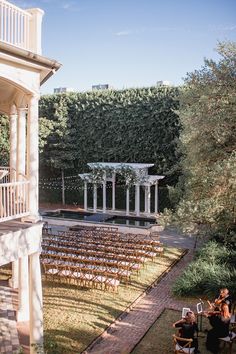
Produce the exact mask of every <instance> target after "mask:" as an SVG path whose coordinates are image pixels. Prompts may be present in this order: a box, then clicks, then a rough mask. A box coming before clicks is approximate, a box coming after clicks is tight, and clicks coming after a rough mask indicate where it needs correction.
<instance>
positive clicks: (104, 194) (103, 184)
mask: <svg viewBox="0 0 236 354" xmlns="http://www.w3.org/2000/svg"><path fill="white" fill-rule="evenodd" d="M106 187H107V184H106V182H103V183H102V188H103V190H102V192H103V198H102V201H103V210H102V211H103V213H105V212H106V205H107V198H106Z"/></svg>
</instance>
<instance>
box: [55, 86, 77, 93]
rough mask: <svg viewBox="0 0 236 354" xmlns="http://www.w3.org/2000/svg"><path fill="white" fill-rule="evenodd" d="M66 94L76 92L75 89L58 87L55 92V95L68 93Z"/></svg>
mask: <svg viewBox="0 0 236 354" xmlns="http://www.w3.org/2000/svg"><path fill="white" fill-rule="evenodd" d="M66 92H74V89H73V88H69V87H56V88H54V90H53V93H66Z"/></svg>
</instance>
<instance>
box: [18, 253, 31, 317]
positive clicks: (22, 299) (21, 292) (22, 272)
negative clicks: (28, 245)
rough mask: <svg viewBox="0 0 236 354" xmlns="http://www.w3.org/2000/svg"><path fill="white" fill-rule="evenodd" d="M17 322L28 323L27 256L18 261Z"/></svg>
mask: <svg viewBox="0 0 236 354" xmlns="http://www.w3.org/2000/svg"><path fill="white" fill-rule="evenodd" d="M17 321H18V322H22V321H29V267H28V256H25V257H22V258H20V259H19V288H18V312H17Z"/></svg>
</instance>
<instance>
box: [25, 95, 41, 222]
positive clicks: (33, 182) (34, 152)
mask: <svg viewBox="0 0 236 354" xmlns="http://www.w3.org/2000/svg"><path fill="white" fill-rule="evenodd" d="M38 133H39V125H38V97H36V96H32V97H31V99H30V101H29V108H28V122H27V176H28V179H29V182H30V183H29V211H30V214H31V216H32V217H34V218H36V219H38V170H39V148H38Z"/></svg>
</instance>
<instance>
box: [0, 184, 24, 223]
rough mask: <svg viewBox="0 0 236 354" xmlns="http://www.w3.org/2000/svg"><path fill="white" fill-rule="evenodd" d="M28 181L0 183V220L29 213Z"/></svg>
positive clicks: (11, 218) (15, 217)
mask: <svg viewBox="0 0 236 354" xmlns="http://www.w3.org/2000/svg"><path fill="white" fill-rule="evenodd" d="M28 196H29V181H21V182H11V183H0V222H3V221H8V220H13V219H17V218H21V217H23V216H27V215H29V203H28Z"/></svg>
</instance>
